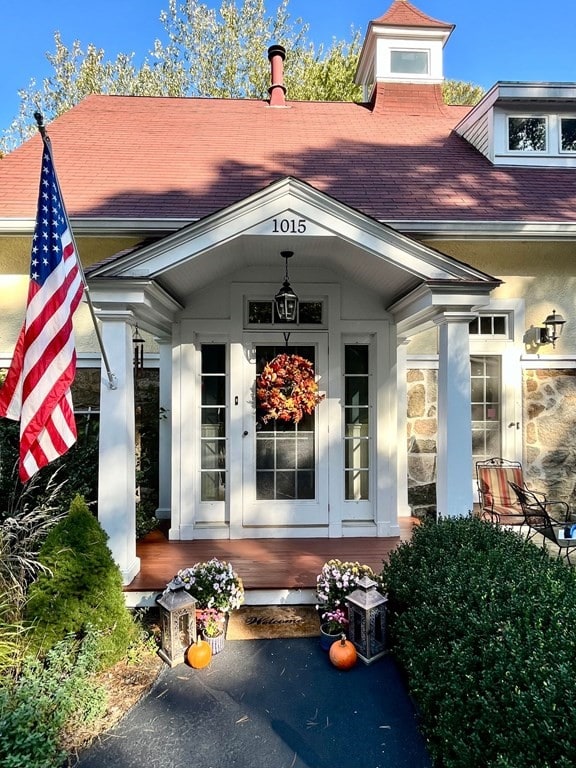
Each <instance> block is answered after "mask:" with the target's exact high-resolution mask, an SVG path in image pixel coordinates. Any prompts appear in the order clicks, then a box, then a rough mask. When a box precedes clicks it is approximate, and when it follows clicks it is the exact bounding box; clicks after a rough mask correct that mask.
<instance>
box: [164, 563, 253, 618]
mask: <svg viewBox="0 0 576 768" xmlns="http://www.w3.org/2000/svg"><path fill="white" fill-rule="evenodd" d="M169 586H170V588H171V589H182V588H183V589H186V590H187V591H188V592H190V594H191V595H192V596H193V597H195V598H196V601H197V608H199V609H206V608H214V609H216V610H217V611H218V612H219V613H229V612H230V611H233V610H235V609H236V608H239V607H240V606H241V605H242V603H243V602H244V585H243V584H242V579H241V578H240V577H239V576H238V574H237V573H236V572H235V571H234V569H233V568H232V565H231V564H230V563H227V562H226V561H225V560H218V558H215V557H214V558H212V560H208V561H207V562H204V563H196V564H195V565H193V566H191V567H190V568H183V569H182V570H180V571H178V573H177V574H176V576H175V577H174V578H173V579H172V581H171V582H170V585H169Z"/></svg>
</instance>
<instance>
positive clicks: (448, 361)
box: [436, 312, 475, 517]
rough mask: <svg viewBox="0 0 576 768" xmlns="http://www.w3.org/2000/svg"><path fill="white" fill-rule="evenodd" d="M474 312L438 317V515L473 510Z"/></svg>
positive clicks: (464, 513) (446, 515) (455, 515)
mask: <svg viewBox="0 0 576 768" xmlns="http://www.w3.org/2000/svg"><path fill="white" fill-rule="evenodd" d="M473 317H475V315H472V314H468V313H466V314H465V313H458V312H454V313H452V312H447V313H445V314H444V316H443V318H442V319H440V320H439V321H438V325H439V332H440V333H439V335H440V338H439V365H438V463H437V471H436V503H437V511H438V515H439V516H442V517H458V516H461V515H466V514H468V512H470V511H471V510H472V504H473V498H472V482H471V478H472V421H471V418H472V417H471V409H470V401H471V395H470V341H469V331H468V327H469V323H470V320H472V318H473Z"/></svg>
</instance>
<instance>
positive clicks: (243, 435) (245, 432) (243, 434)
mask: <svg viewBox="0 0 576 768" xmlns="http://www.w3.org/2000/svg"><path fill="white" fill-rule="evenodd" d="M247 434H248V430H247V429H245V430H244V432H242V437H246V435H247Z"/></svg>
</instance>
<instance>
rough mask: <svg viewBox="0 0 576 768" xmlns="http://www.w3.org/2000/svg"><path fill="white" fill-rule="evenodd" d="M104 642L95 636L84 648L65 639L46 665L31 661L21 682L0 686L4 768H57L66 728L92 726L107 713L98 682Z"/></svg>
mask: <svg viewBox="0 0 576 768" xmlns="http://www.w3.org/2000/svg"><path fill="white" fill-rule="evenodd" d="M97 641H98V638H97V635H96V634H95V633H94V632H92V631H89V632H88V633H87V635H86V636H85V637H84V639H83V640H82V641H81V642H79V641H77V640H76V639H74V638H72V637H68V638H65V639H64V640H62V641H61V642H59V643H57V644H56V645H55V646H54V648H52V650H50V651H49V652H48V653H47V655H46V657H45V659H44V660H42V661H41V660H40V659H39V658H37V657H32V656H29V657H27V658H26V660H25V662H24V664H23V667H22V670H21V672H20V675H19V676H18V677H17V678H13V679H10V680H6V679H5V680H4V681H3V684H2V685H0V765H2V768H22V767H23V766H26V768H57V767H58V766H61V765H62V762H63V759H64V757H65V754H64V751H63V750H62V749H61V747H60V735H61V732H62V729H63V728H64V726H66V725H68V726H70V725H73V724H74V723H75V722H83V723H90V722H92V721H94V720H95V719H96V718H97V717H101V716H102V715H103V714H104V712H105V708H106V695H105V693H104V690H103V689H102V688H101V687H99V686H98V685H96V684H95V683H94V682H93V678H92V673H93V672H94V671H95V669H96V666H97V664H98V650H97V645H98V642H97Z"/></svg>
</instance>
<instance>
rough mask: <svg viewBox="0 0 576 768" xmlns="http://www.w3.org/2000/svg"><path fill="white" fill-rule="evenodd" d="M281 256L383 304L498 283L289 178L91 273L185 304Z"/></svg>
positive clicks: (275, 262) (92, 277)
mask: <svg viewBox="0 0 576 768" xmlns="http://www.w3.org/2000/svg"><path fill="white" fill-rule="evenodd" d="M283 250H291V251H294V253H295V254H296V255H297V256H298V262H297V263H298V265H299V266H304V267H306V268H324V269H329V270H330V271H331V273H333V274H334V275H335V276H339V277H340V278H341V279H347V280H353V281H355V282H357V283H358V284H359V285H365V286H369V287H370V288H372V289H375V290H378V291H381V292H382V295H383V297H384V301H385V303H389V302H391V301H393V300H396V299H397V298H399V297H400V296H402V295H405V294H406V293H408V292H410V291H412V290H414V288H416V287H417V286H418V285H420V284H421V283H423V282H428V281H441V282H446V281H457V282H462V281H464V282H476V283H477V282H487V283H490V282H493V280H494V279H493V278H491V277H490V276H489V275H485V274H484V273H482V272H479V271H478V270H475V269H473V268H472V267H470V266H468V265H466V264H463V263H462V262H459V261H456V260H455V259H452V258H451V257H449V256H446V255H445V254H442V253H440V252H439V251H435V250H434V249H432V248H429V247H427V246H425V245H423V244H422V243H419V242H418V241H416V240H414V239H412V238H411V237H409V236H407V235H403V234H401V233H400V232H397V231H396V230H394V229H392V228H391V227H389V226H387V225H385V224H382V223H380V222H378V221H376V220H374V219H372V218H370V217H369V216H366V215H364V214H362V213H360V212H358V211H356V210H353V209H351V208H349V207H348V206H346V205H343V204H342V203H340V202H339V201H338V200H336V199H334V198H332V197H330V196H328V195H326V194H324V193H322V192H319V191H318V190H316V189H314V188H313V187H312V186H310V185H308V184H305V183H303V182H301V181H300V180H298V179H294V178H291V177H287V178H284V179H281V180H279V181H277V182H274V183H273V184H271V185H270V186H268V187H266V188H264V189H262V190H260V191H259V192H257V193H255V194H254V195H251V196H250V197H248V198H246V199H243V200H241V201H239V202H237V203H235V204H234V205H231V206H230V207H228V208H225V209H222V210H220V211H218V212H216V213H214V214H211V215H210V216H207V217H206V218H204V219H201V220H199V221H197V222H194V223H192V224H190V225H187V226H186V227H183V228H182V229H180V230H178V231H177V232H175V233H173V234H170V235H168V236H166V237H164V238H162V239H161V240H158V241H156V242H154V243H152V244H149V245H147V246H145V247H142V248H140V249H138V250H136V251H134V252H131V253H129V254H124V255H122V256H119V257H118V258H116V259H112V260H109V261H108V262H106V263H105V264H102V265H100V266H97V267H95V268H93V269H92V270H90V278H89V279H90V281H92V280H99V279H101V278H107V279H114V278H118V279H119V280H121V281H123V282H124V281H127V280H128V281H129V280H131V279H132V280H151V281H155V282H158V284H159V285H160V286H162V288H163V289H164V290H166V291H168V292H169V293H170V294H171V295H172V296H174V298H176V299H178V300H182V299H183V298H184V297H185V296H186V295H189V294H190V293H191V292H193V291H195V290H199V289H202V288H203V287H205V286H207V285H209V284H210V283H213V282H214V281H216V280H219V279H222V278H223V277H225V276H226V275H228V274H232V273H234V272H237V271H239V270H246V269H256V270H258V269H264V268H268V267H270V266H274V267H278V266H279V265H280V260H279V254H280V252H281V251H283ZM294 263H295V264H296V259H294Z"/></svg>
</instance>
